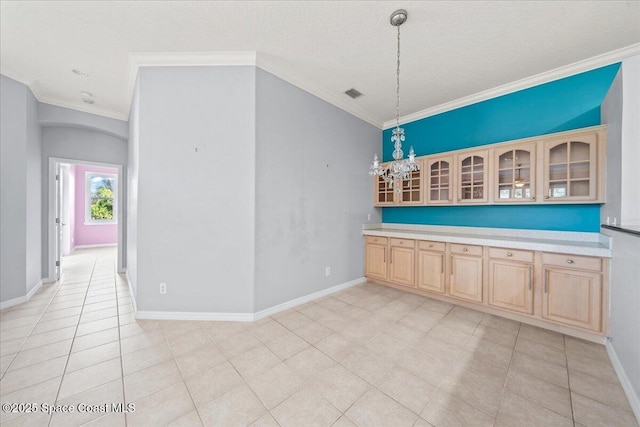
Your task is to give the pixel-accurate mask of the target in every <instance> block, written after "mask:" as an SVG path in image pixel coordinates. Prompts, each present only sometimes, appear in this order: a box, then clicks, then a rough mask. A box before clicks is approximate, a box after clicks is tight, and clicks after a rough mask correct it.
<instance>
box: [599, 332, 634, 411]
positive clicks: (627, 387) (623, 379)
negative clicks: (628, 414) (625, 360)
mask: <svg viewBox="0 0 640 427" xmlns="http://www.w3.org/2000/svg"><path fill="white" fill-rule="evenodd" d="M604 346H605V348H606V349H607V354H609V360H611V364H612V365H613V369H614V371H616V374H617V375H618V379H619V380H620V385H621V386H622V389H623V390H624V393H625V394H626V395H627V399H629V404H630V405H631V410H632V411H633V413H634V415H635V416H636V420H638V422H640V397H638V395H637V394H636V391H635V390H634V389H633V385H632V384H631V380H629V377H628V376H627V373H626V372H625V370H624V367H623V366H622V363H620V359H618V355H617V354H616V350H615V349H614V348H613V344H611V341H609V340H608V339H607V340H606V341H605V344H604Z"/></svg>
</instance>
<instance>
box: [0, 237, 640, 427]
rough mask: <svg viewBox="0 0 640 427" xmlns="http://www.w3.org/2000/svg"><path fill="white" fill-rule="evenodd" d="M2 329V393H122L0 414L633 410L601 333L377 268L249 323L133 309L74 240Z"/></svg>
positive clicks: (604, 422) (90, 421)
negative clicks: (158, 317)
mask: <svg viewBox="0 0 640 427" xmlns="http://www.w3.org/2000/svg"><path fill="white" fill-rule="evenodd" d="M0 331H1V335H0V336H1V359H0V368H1V369H0V372H1V373H2V379H1V380H0V400H1V401H2V403H3V404H4V403H49V404H54V403H55V404H57V405H72V406H73V407H75V408H77V406H76V405H78V404H84V405H104V404H107V403H109V404H110V403H116V404H117V403H125V404H128V403H134V404H135V412H129V413H127V414H124V413H121V412H109V413H104V412H99V411H93V412H79V411H77V410H76V411H75V412H73V413H55V414H53V415H52V416H49V415H48V414H46V413H42V412H41V411H39V412H37V413H28V414H19V413H12V412H3V413H0V417H1V421H2V425H3V426H4V425H7V426H9V425H54V426H57V425H62V426H74V425H96V426H97V425H104V426H119V425H129V426H138V425H150V426H160V425H173V426H198V425H210V426H235V425H253V426H277V425H281V426H312V425H317V426H330V425H335V426H353V425H358V426H384V427H387V426H463V425H474V426H485V425H486V426H501V427H504V426H565V425H566V426H637V425H638V424H637V423H636V420H635V418H634V416H633V413H632V412H631V408H630V406H629V403H628V401H627V399H626V397H625V395H624V393H623V391H622V388H621V387H620V385H619V383H618V379H617V377H616V375H615V373H614V371H613V369H612V367H611V364H610V362H609V359H608V357H607V354H606V351H605V349H604V347H602V346H600V345H595V344H591V343H587V342H584V341H580V340H577V339H573V338H570V337H567V336H563V335H560V334H557V333H554V332H549V331H546V330H543V329H539V328H535V327H531V326H527V325H524V324H520V323H517V322H513V321H510V320H506V319H502V318H498V317H494V316H490V315H486V314H482V313H479V312H476V311H473V310H467V309H463V308H460V307H454V306H452V305H450V304H446V303H442V302H438V301H435V300H431V299H428V298H424V297H421V296H417V295H413V294H409V293H405V292H401V291H398V290H395V289H391V288H387V287H384V286H379V285H374V284H364V285H361V286H357V287H353V288H350V289H348V290H346V291H343V292H340V293H336V294H333V295H331V296H328V297H325V298H322V299H320V300H317V301H314V302H312V303H307V304H305V305H302V306H299V307H296V308H295V309H291V310H288V311H286V312H282V313H278V314H277V315H274V316H272V317H269V318H266V319H262V320H260V321H257V322H254V323H240V322H196V321H150V320H136V319H135V318H134V315H133V307H132V303H131V297H130V295H129V290H128V287H127V284H126V280H125V279H124V278H122V277H120V276H118V275H117V274H115V250H113V249H93V250H78V251H76V252H75V253H74V255H72V256H69V257H67V258H65V260H64V275H63V279H62V281H61V282H59V283H56V284H53V285H45V286H43V288H42V289H41V290H40V291H38V293H37V294H36V295H35V296H34V297H33V298H32V300H31V301H29V302H28V303H26V304H22V305H20V306H16V307H13V308H11V309H8V310H5V311H2V312H1V313H0ZM98 409H99V407H98Z"/></svg>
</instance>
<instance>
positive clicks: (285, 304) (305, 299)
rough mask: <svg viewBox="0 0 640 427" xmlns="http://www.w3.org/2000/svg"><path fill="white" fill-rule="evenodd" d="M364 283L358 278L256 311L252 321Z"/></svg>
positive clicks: (362, 279)
mask: <svg viewBox="0 0 640 427" xmlns="http://www.w3.org/2000/svg"><path fill="white" fill-rule="evenodd" d="M366 281H367V279H366V278H365V277H360V278H358V279H355V280H351V281H349V282H344V283H341V284H339V285H336V286H332V287H330V288H327V289H323V290H321V291H318V292H314V293H312V294H309V295H305V296H303V297H300V298H296V299H292V300H291V301H287V302H283V303H282V304H278V305H276V306H274V307H270V308H266V309H264V310H261V311H258V312H257V313H254V315H253V316H254V319H253V320H260V319H262V318H264V317H268V316H271V315H274V314H276V313H279V312H281V311H284V310H288V309H290V308H292V307H295V306H297V305H302V304H304V303H306V302H309V301H313V300H315V299H318V298H322V297H324V296H326V295H329V294H333V293H335V292H338V291H341V290H343V289H347V288H350V287H352V286H355V285H359V284H360V283H364V282H366Z"/></svg>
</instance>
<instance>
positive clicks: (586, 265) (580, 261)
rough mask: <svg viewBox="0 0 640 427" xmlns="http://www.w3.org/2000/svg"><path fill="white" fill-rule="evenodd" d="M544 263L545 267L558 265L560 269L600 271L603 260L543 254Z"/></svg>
mask: <svg viewBox="0 0 640 427" xmlns="http://www.w3.org/2000/svg"><path fill="white" fill-rule="evenodd" d="M542 263H543V264H545V265H556V266H558V267H567V268H581V269H584V270H595V271H600V270H601V269H602V260H601V259H600V258H594V257H586V256H579V255H567V254H548V253H543V254H542Z"/></svg>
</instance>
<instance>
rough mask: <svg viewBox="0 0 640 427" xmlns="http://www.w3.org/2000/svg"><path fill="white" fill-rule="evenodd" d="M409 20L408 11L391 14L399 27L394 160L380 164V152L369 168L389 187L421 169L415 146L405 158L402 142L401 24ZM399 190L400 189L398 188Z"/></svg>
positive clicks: (393, 136)
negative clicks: (414, 150)
mask: <svg viewBox="0 0 640 427" xmlns="http://www.w3.org/2000/svg"><path fill="white" fill-rule="evenodd" d="M406 20H407V11H406V10H404V9H398V10H396V11H395V12H393V13H392V14H391V18H390V22H391V25H393V26H394V27H396V28H397V29H398V55H397V62H396V127H395V129H393V131H392V132H391V141H392V142H393V161H392V162H391V163H389V164H387V165H386V166H380V161H379V160H378V154H377V153H376V154H374V155H373V163H371V167H370V168H369V175H372V176H379V177H380V178H382V179H383V180H384V182H386V183H387V185H388V187H389V188H393V182H394V181H395V180H396V179H409V178H410V176H411V172H413V171H417V170H420V165H419V164H418V163H416V154H415V153H414V152H413V147H411V148H410V149H409V157H408V158H406V159H404V158H403V157H404V152H403V151H402V143H403V142H404V140H405V136H404V129H403V128H401V127H400V25H402V24H404V22H405V21H406ZM395 191H397V192H399V191H400V189H399V188H396V190H395Z"/></svg>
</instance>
